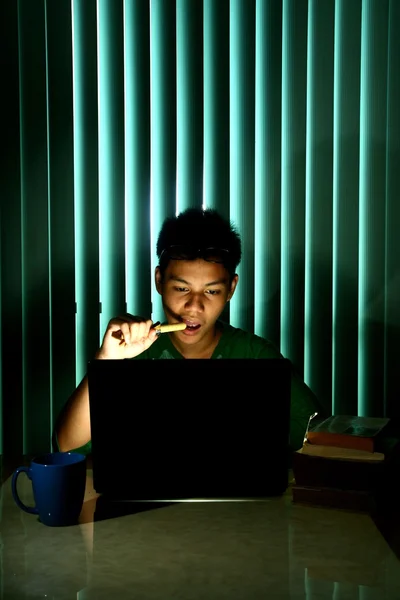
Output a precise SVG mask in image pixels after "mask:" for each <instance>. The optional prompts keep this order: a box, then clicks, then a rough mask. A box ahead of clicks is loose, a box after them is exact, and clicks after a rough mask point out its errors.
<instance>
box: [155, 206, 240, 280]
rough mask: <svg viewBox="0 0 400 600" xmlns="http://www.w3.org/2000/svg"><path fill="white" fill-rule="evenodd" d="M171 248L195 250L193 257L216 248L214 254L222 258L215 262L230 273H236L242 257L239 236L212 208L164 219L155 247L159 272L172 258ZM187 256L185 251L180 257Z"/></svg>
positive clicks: (195, 210)
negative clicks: (219, 263) (221, 264)
mask: <svg viewBox="0 0 400 600" xmlns="http://www.w3.org/2000/svg"><path fill="white" fill-rule="evenodd" d="M171 247H173V248H174V249H176V248H189V249H192V250H193V251H194V253H197V252H198V254H194V255H193V256H192V258H193V259H195V258H198V257H200V258H202V257H204V256H202V253H203V252H204V251H209V250H210V249H215V250H216V251H217V252H215V254H216V255H218V258H221V260H220V261H218V262H222V263H223V265H224V266H225V267H226V269H228V271H229V273H230V275H231V276H232V275H234V274H235V272H236V268H237V266H238V265H239V263H240V260H241V258H242V244H241V238H240V234H239V232H238V231H237V229H236V227H235V225H234V224H233V223H232V222H231V221H229V219H226V218H224V217H223V216H222V215H221V214H220V213H218V211H216V210H214V209H211V208H207V209H202V208H188V209H186V210H184V211H183V212H181V213H179V214H178V215H177V216H175V217H167V218H166V219H165V221H164V223H163V225H162V227H161V230H160V233H159V235H158V239H157V247H156V250H157V256H158V260H159V266H160V269H161V271H162V272H163V271H164V270H165V269H166V267H167V265H168V261H169V260H170V259H171V258H172V255H171V251H170V249H171ZM218 251H222V252H221V253H219V252H218ZM208 253H209V254H212V253H210V252H208ZM172 254H173V252H172ZM188 257H189V260H190V259H191V256H190V253H186V252H184V253H183V255H182V256H181V257H180V258H188ZM206 260H207V259H206Z"/></svg>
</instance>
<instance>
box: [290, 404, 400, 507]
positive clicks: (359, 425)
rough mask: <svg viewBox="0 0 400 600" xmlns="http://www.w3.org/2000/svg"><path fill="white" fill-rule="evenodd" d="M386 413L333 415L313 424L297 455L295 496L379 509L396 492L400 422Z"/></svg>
mask: <svg viewBox="0 0 400 600" xmlns="http://www.w3.org/2000/svg"><path fill="white" fill-rule="evenodd" d="M392 425H393V423H392V420H391V419H389V418H386V417H382V418H381V417H361V416H351V415H333V416H330V417H328V418H327V419H325V420H323V421H320V422H319V423H317V424H316V425H313V426H310V427H309V429H308V431H307V432H306V435H305V439H304V444H303V447H302V448H300V450H298V451H297V452H295V453H294V455H293V476H294V483H293V486H292V493H293V501H294V502H302V503H307V504H313V505H319V506H332V507H336V508H346V509H353V510H361V511H368V512H374V511H377V510H378V509H379V508H380V506H381V505H382V504H386V503H387V502H388V501H389V500H390V496H391V495H392V494H393V489H395V487H394V486H395V483H396V481H395V480H396V477H397V473H396V469H395V465H396V466H397V467H396V468H397V472H398V465H399V455H400V452H399V449H400V440H399V435H398V432H397V426H396V428H395V429H393V426H392Z"/></svg>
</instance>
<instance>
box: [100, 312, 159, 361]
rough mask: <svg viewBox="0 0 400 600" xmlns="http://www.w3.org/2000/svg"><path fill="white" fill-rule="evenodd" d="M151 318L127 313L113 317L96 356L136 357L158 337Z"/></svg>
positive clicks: (111, 357)
mask: <svg viewBox="0 0 400 600" xmlns="http://www.w3.org/2000/svg"><path fill="white" fill-rule="evenodd" d="M157 337H158V336H157V331H156V330H155V329H154V328H153V321H152V320H151V319H147V320H145V319H143V318H141V317H134V316H133V315H130V314H126V315H124V316H121V317H116V318H115V319H111V321H110V322H109V324H108V327H107V330H106V332H105V334H104V337H103V342H102V345H101V347H100V349H99V351H98V352H97V354H96V358H105V359H107V358H110V359H120V358H134V357H135V356H138V354H141V353H142V352H144V351H145V350H147V348H149V347H150V346H151V345H152V344H153V343H154V342H155V341H156V339H157Z"/></svg>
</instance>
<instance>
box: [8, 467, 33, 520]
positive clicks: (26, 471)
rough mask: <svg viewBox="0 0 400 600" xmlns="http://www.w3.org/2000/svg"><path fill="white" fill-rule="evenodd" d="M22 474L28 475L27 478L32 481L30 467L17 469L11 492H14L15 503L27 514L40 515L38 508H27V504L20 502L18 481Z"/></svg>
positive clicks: (13, 477)
mask: <svg viewBox="0 0 400 600" xmlns="http://www.w3.org/2000/svg"><path fill="white" fill-rule="evenodd" d="M20 473H26V474H27V476H28V477H29V479H31V475H30V469H29V468H28V467H18V468H17V469H15V471H14V473H13V476H12V480H11V492H12V495H13V498H14V500H15V503H16V505H17V506H19V508H21V509H22V510H24V511H25V512H27V513H30V514H31V515H38V514H39V511H38V509H37V508H36V506H26V504H24V503H23V502H22V501H21V500H20V497H19V496H18V492H17V479H18V476H19V475H20Z"/></svg>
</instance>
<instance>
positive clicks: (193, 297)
mask: <svg viewBox="0 0 400 600" xmlns="http://www.w3.org/2000/svg"><path fill="white" fill-rule="evenodd" d="M186 308H189V309H191V310H194V311H197V312H202V311H203V310H204V304H203V297H202V294H190V296H189V297H188V298H187V299H186Z"/></svg>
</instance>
